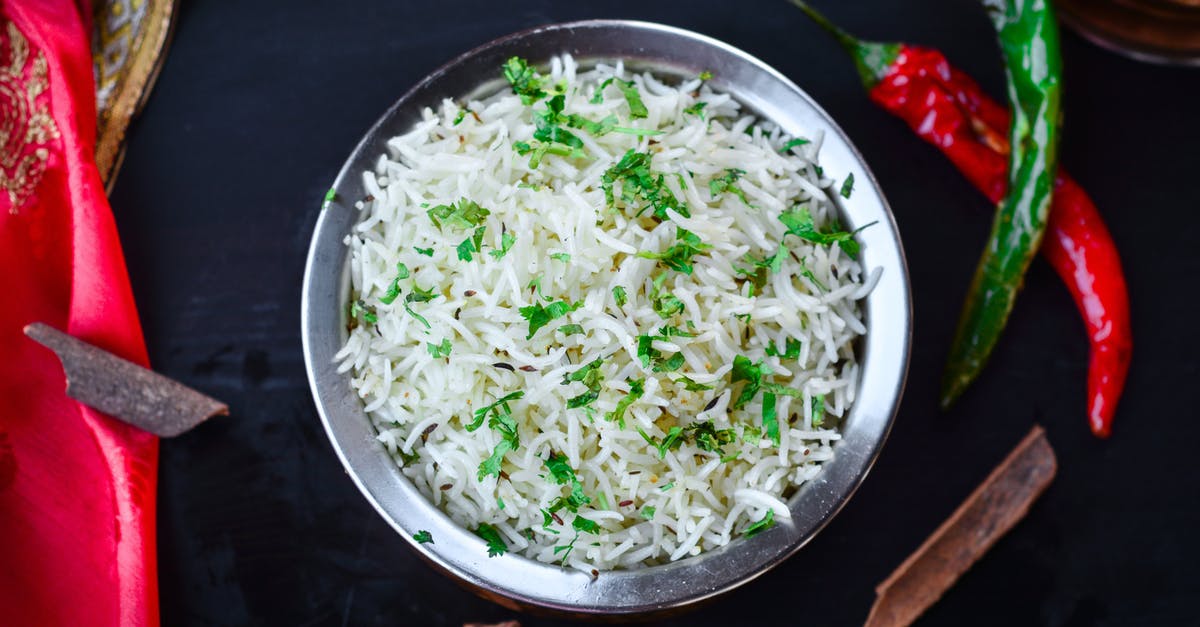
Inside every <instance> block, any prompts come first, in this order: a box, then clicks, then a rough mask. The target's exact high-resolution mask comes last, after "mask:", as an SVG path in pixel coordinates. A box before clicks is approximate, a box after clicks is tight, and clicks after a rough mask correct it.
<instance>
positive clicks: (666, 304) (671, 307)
mask: <svg viewBox="0 0 1200 627" xmlns="http://www.w3.org/2000/svg"><path fill="white" fill-rule="evenodd" d="M652 305H653V306H654V313H656V314H658V317H660V318H662V319H663V320H667V319H670V317H671V316H674V315H675V314H677V313H680V312H682V311H683V309H684V306H683V301H681V300H679V299H678V298H676V297H675V295H674V294H664V295H662V296H660V297H658V298H655V299H654V301H653V303H652Z"/></svg>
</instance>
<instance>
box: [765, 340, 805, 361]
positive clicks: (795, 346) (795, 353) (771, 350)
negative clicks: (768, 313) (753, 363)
mask: <svg viewBox="0 0 1200 627" xmlns="http://www.w3.org/2000/svg"><path fill="white" fill-rule="evenodd" d="M767 354H768V355H770V356H772V357H778V358H780V359H796V358H798V357H800V340H797V339H796V338H792V337H789V338H787V339H785V340H784V349H783V351H782V352H780V350H779V349H778V348H776V347H775V343H774V342H771V343H769V344H767Z"/></svg>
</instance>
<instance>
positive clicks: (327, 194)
mask: <svg viewBox="0 0 1200 627" xmlns="http://www.w3.org/2000/svg"><path fill="white" fill-rule="evenodd" d="M334 198H337V190H335V189H333V188H332V187H330V188H329V191H327V192H325V204H326V205H328V204H329V203H331V202H333V199H334Z"/></svg>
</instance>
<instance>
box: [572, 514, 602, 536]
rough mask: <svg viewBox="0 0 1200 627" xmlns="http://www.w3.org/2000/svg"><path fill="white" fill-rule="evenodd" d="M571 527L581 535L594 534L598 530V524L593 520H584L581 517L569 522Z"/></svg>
mask: <svg viewBox="0 0 1200 627" xmlns="http://www.w3.org/2000/svg"><path fill="white" fill-rule="evenodd" d="M571 526H572V527H574V528H575V530H576V531H582V532H583V533H596V532H597V531H599V530H600V524H599V523H597V522H596V521H594V520H590V519H587V518H584V517H583V516H576V517H575V520H572V521H571Z"/></svg>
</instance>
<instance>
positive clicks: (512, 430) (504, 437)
mask: <svg viewBox="0 0 1200 627" xmlns="http://www.w3.org/2000/svg"><path fill="white" fill-rule="evenodd" d="M500 410H503V411H500ZM491 414H492V417H491V418H489V419H488V427H490V428H491V429H492V430H493V431H496V432H497V433H499V434H500V438H501V439H500V441H499V442H497V443H496V448H495V450H493V451H492V456H491V457H489V458H487V459H486V460H484V461H483V463H481V464H480V465H479V476H478V479H479V480H480V481H483V478H484V477H486V476H488V475H492V476H496V477H498V476H500V466H501V464H502V463H503V462H504V454H505V453H507V452H509V451H515V450H517V448H518V447H520V446H521V437H520V434H519V433H518V432H517V421H516V420H513V417H512V414H511V413H510V412H509V411H508V405H507V404H504V405H502V406H501V407H500V408H499V409H498V410H492V412H491Z"/></svg>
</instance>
